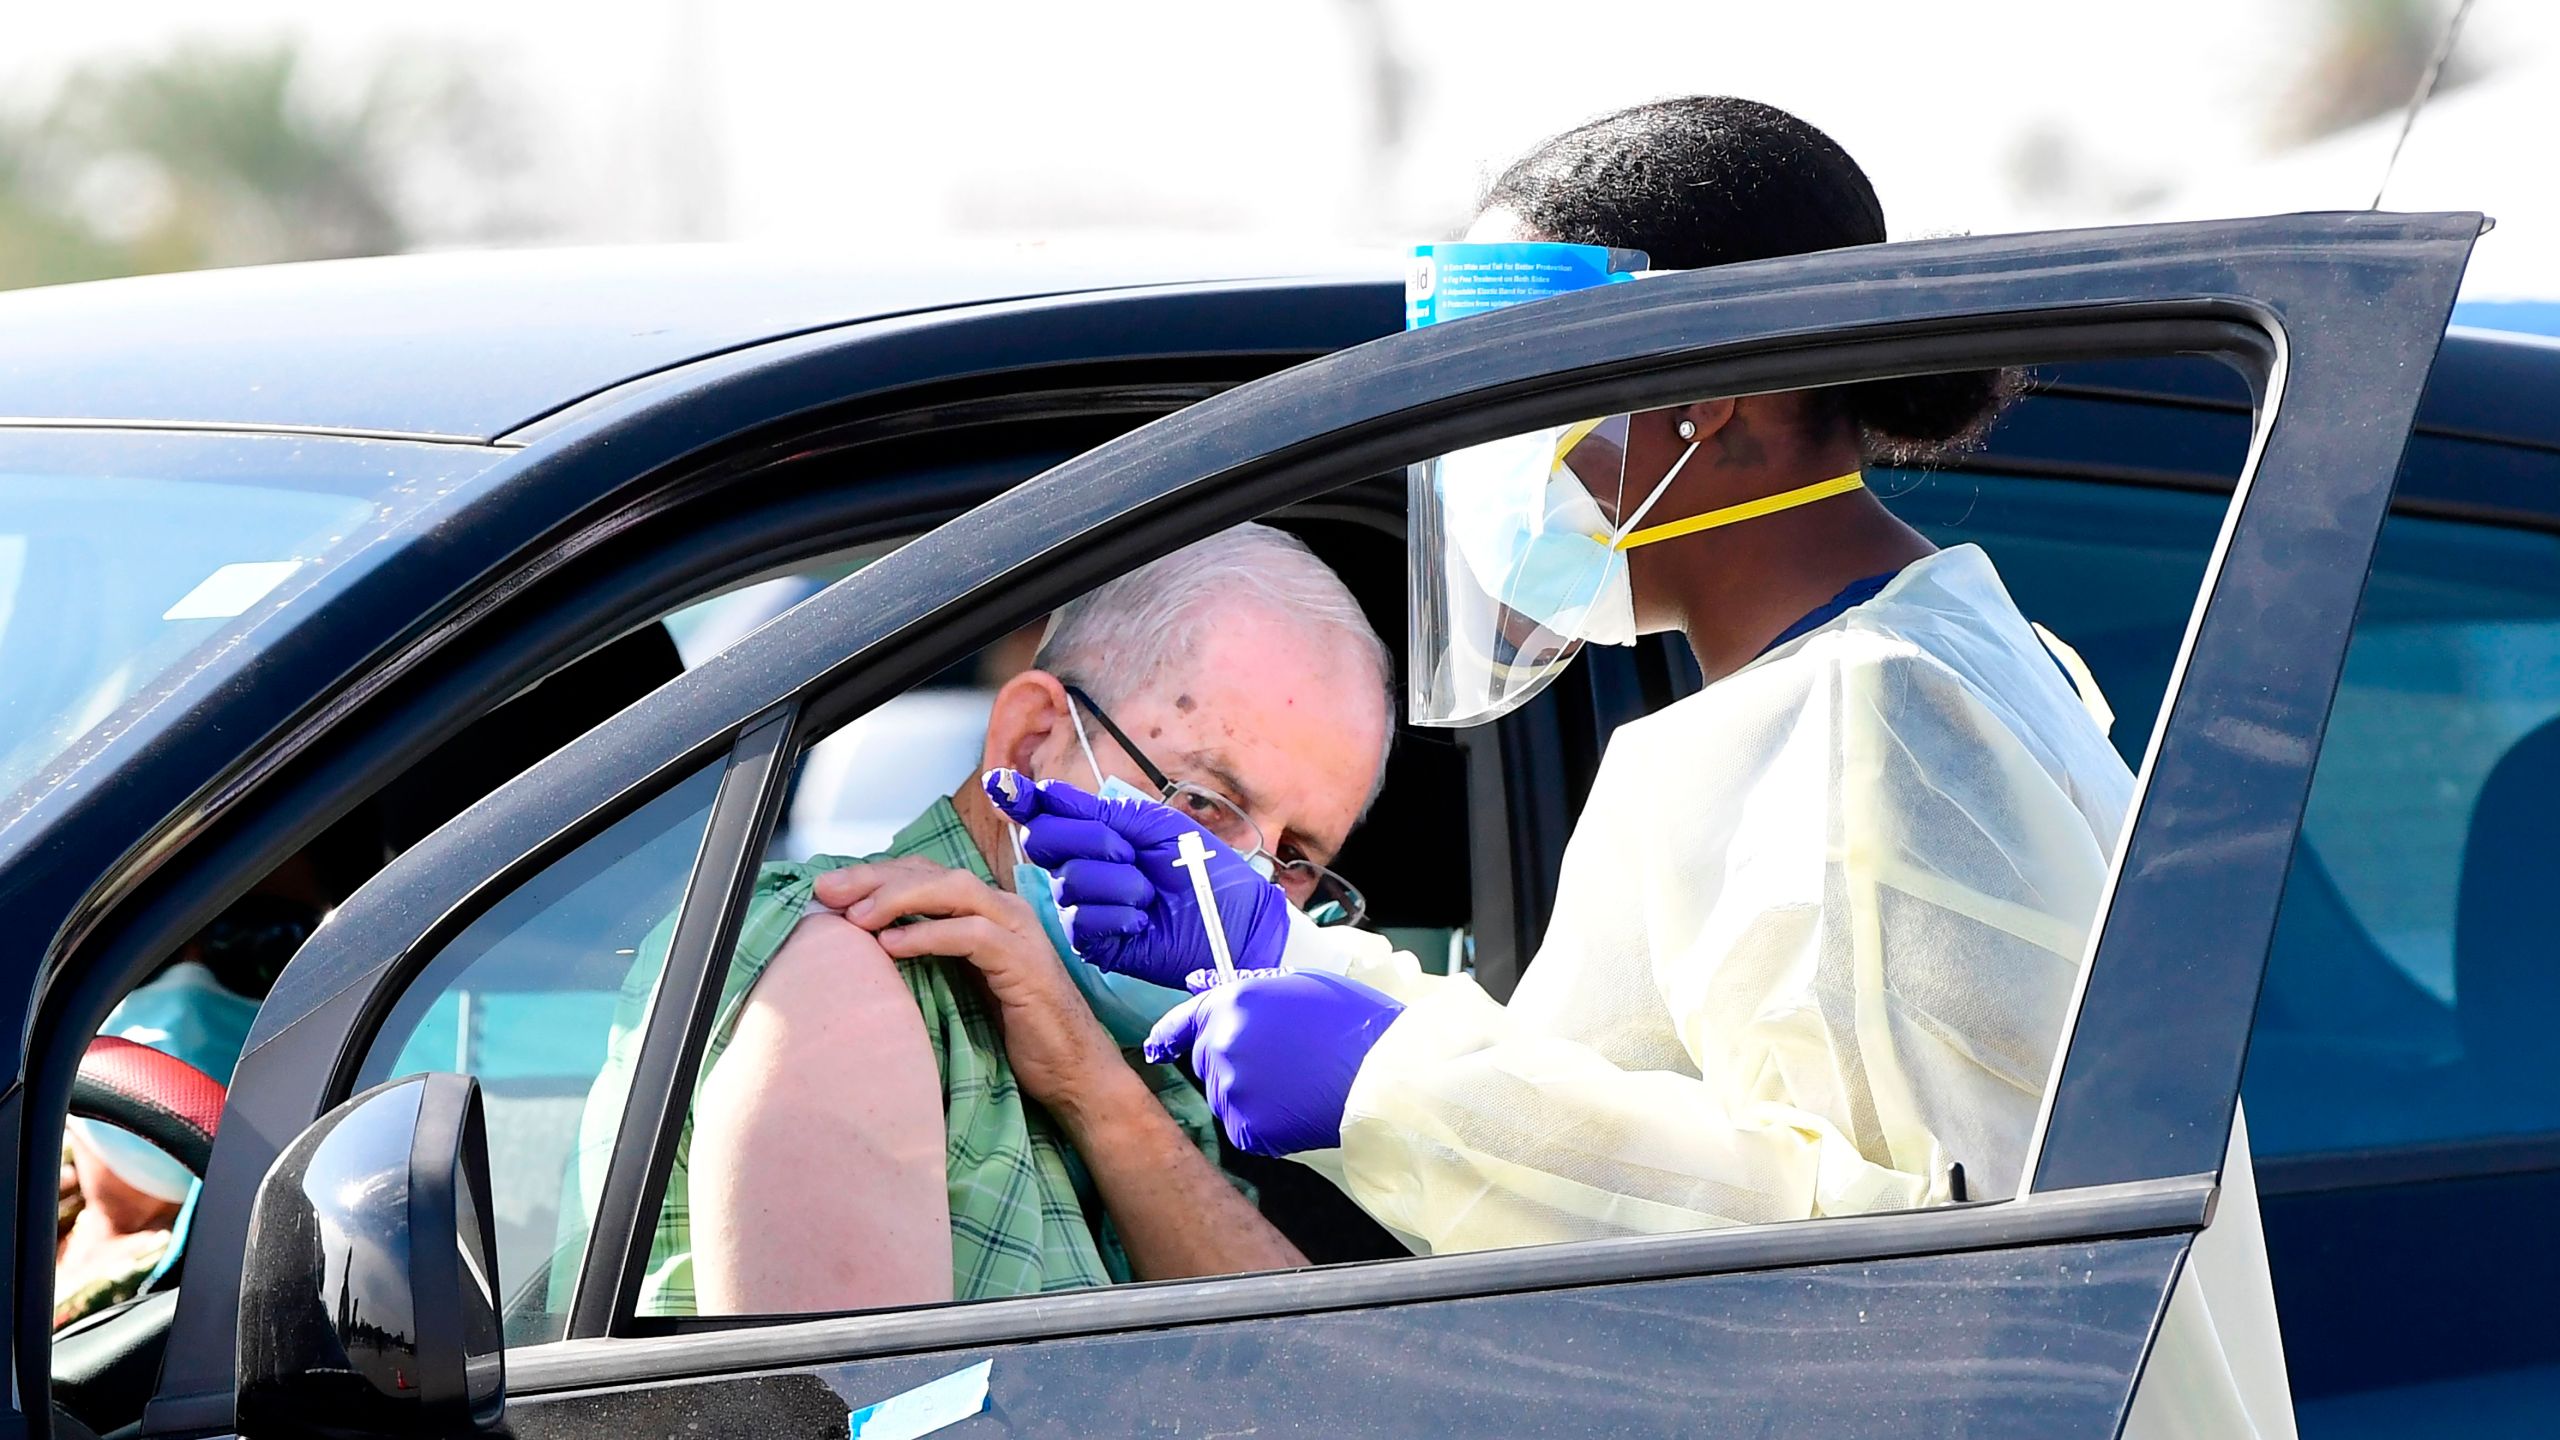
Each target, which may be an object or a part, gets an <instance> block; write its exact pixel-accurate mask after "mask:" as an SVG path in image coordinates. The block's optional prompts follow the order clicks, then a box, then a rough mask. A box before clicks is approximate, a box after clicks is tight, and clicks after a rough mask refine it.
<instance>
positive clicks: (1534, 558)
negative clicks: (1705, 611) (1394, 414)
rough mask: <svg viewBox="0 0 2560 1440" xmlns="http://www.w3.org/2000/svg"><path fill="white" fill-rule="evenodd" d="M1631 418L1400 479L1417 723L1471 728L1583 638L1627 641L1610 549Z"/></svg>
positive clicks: (1487, 448)
mask: <svg viewBox="0 0 2560 1440" xmlns="http://www.w3.org/2000/svg"><path fill="white" fill-rule="evenodd" d="M1627 424H1628V417H1626V416H1624V415H1611V416H1607V417H1604V418H1602V419H1598V420H1586V421H1582V422H1580V423H1578V424H1574V425H1564V426H1558V427H1555V428H1553V429H1547V430H1539V431H1534V432H1531V433H1529V434H1526V435H1513V436H1507V437H1505V438H1503V439H1500V440H1494V441H1489V442H1487V443H1485V444H1482V445H1474V446H1470V447H1468V448H1467V449H1464V450H1459V451H1454V452H1452V453H1450V454H1447V455H1442V456H1439V457H1437V458H1435V459H1431V460H1426V461H1423V462H1422V463H1421V464H1418V465H1415V466H1413V467H1411V469H1410V470H1409V471H1407V474H1406V492H1407V501H1408V518H1409V525H1410V528H1409V530H1408V532H1407V533H1408V537H1409V539H1408V550H1409V557H1408V558H1409V561H1410V567H1411V568H1410V572H1409V583H1410V589H1411V593H1410V600H1411V613H1412V634H1411V636H1410V639H1411V642H1412V648H1411V650H1410V651H1409V652H1408V653H1409V654H1410V655H1411V656H1412V663H1411V665H1410V667H1409V669H1410V673H1411V676H1412V690H1411V696H1410V708H1411V712H1412V719H1413V723H1415V724H1417V725H1443V726H1458V725H1475V724H1480V723H1482V722H1484V721H1487V720H1492V719H1495V718H1497V717H1499V716H1502V715H1505V714H1508V713H1509V712H1510V711H1512V710H1513V709H1516V708H1517V707H1519V706H1520V705H1522V704H1524V703H1526V702H1527V701H1528V699H1529V698H1530V697H1531V696H1533V695H1536V694H1537V693H1538V692H1539V691H1540V690H1543V689H1545V688H1546V686H1547V684H1548V683H1549V682H1550V681H1552V680H1553V679H1554V678H1555V675H1556V672H1557V671H1559V670H1561V669H1563V668H1564V667H1565V666H1566V665H1567V664H1569V663H1571V661H1572V660H1573V657H1574V656H1575V654H1577V653H1578V652H1579V651H1580V650H1581V649H1582V646H1583V644H1584V643H1585V642H1586V641H1597V642H1598V643H1600V644H1603V645H1626V644H1632V643H1634V640H1635V602H1634V596H1633V593H1632V592H1631V591H1630V590H1629V589H1628V586H1627V561H1626V554H1625V552H1624V551H1622V550H1620V549H1618V548H1617V545H1616V541H1617V539H1618V537H1619V534H1620V533H1621V531H1622V530H1623V529H1624V528H1625V526H1626V524H1627V523H1628V521H1627V519H1626V518H1625V517H1627V501H1628V497H1627V494H1626V467H1627V448H1626V447H1627Z"/></svg>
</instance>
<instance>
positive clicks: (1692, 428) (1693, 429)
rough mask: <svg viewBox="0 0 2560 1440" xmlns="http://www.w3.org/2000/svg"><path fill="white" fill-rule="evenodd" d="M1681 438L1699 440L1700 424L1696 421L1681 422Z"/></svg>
mask: <svg viewBox="0 0 2560 1440" xmlns="http://www.w3.org/2000/svg"><path fill="white" fill-rule="evenodd" d="M1680 438H1681V439H1683V440H1695V439H1697V438H1698V422H1697V421H1695V420H1683V421H1681V422H1680Z"/></svg>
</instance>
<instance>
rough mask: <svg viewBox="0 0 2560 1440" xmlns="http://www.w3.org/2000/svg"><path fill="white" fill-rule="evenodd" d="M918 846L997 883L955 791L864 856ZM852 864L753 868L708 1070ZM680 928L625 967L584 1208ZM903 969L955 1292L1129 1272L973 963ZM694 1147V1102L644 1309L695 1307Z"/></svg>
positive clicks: (1201, 1131) (1188, 1113)
mask: <svg viewBox="0 0 2560 1440" xmlns="http://www.w3.org/2000/svg"><path fill="white" fill-rule="evenodd" d="M909 855H920V856H923V857H924V858H925V859H928V860H931V861H933V862H934V863H936V864H939V865H947V866H950V867H951V868H953V869H955V870H967V871H968V872H969V873H970V874H973V875H975V876H977V877H978V878H979V879H981V880H984V881H986V882H988V883H989V884H993V883H995V877H994V876H993V875H992V874H991V873H989V871H988V869H987V864H986V860H985V858H984V857H982V856H981V855H980V854H979V853H978V847H977V845H976V843H975V842H974V841H972V840H971V839H970V838H969V833H968V831H967V830H966V829H965V828H964V827H963V826H962V825H961V823H960V812H959V811H958V810H956V809H954V808H952V805H951V802H950V801H949V800H947V799H946V800H937V801H935V802H934V804H933V808H931V809H929V810H927V811H925V812H924V814H922V815H920V816H918V817H917V818H916V819H915V821H914V822H913V823H911V824H909V825H908V826H907V827H906V828H905V829H904V830H901V831H899V832H898V835H897V838H896V839H894V840H892V841H891V842H890V845H889V848H888V849H887V850H885V851H883V852H881V854H879V855H876V856H867V857H863V858H866V859H886V858H891V857H898V856H909ZM855 863H858V862H857V861H856V860H853V859H848V858H844V857H839V856H831V855H819V856H813V857H811V858H810V859H809V860H807V861H805V862H803V863H800V864H797V865H790V864H775V865H767V866H765V867H764V868H763V870H762V871H761V872H759V874H758V875H757V877H756V887H755V893H754V895H753V896H752V897H751V898H750V899H749V900H748V902H747V912H746V917H745V920H744V922H743V924H742V925H741V926H740V928H739V932H738V948H737V952H736V955H735V957H734V958H733V959H732V960H731V961H730V964H729V974H728V978H727V981H726V983H725V984H724V985H723V986H722V988H721V993H720V1008H719V1011H718V1014H717V1015H716V1016H715V1017H714V1019H713V1022H712V1028H711V1037H710V1039H709V1041H708V1042H707V1043H706V1045H705V1047H704V1050H703V1057H702V1073H704V1074H706V1075H707V1074H709V1073H710V1070H711V1067H712V1066H713V1065H714V1064H715V1063H717V1062H718V1060H719V1058H720V1054H721V1052H722V1051H723V1050H725V1049H727V1048H728V1044H729V1038H730V1035H731V1033H732V1031H733V1030H734V1029H735V1027H736V1025H737V1021H738V1012H739V1009H740V1008H741V1007H742V1006H743V1005H744V1004H745V1003H746V998H747V992H748V991H749V990H750V989H752V988H754V985H755V982H756V979H757V977H758V976H760V975H762V974H763V973H764V968H765V966H766V965H768V964H770V963H771V962H772V960H773V956H774V952H776V951H777V950H779V949H781V948H782V942H783V941H784V940H785V939H787V938H788V937H789V936H790V934H791V931H792V927H794V926H796V925H798V924H799V923H800V919H801V916H802V914H803V913H804V907H805V906H806V905H807V903H808V901H809V898H810V895H811V892H812V890H813V889H814V887H815V886H816V883H817V879H818V877H819V876H820V875H823V874H825V873H826V872H828V871H830V870H837V869H841V868H843V867H844V866H847V865H851V864H855ZM673 928H674V922H673V919H672V918H670V919H669V920H668V921H667V922H666V923H664V924H661V925H660V926H659V927H658V929H657V930H656V931H654V932H652V933H651V935H650V937H649V939H648V940H647V941H645V942H643V944H642V945H641V947H640V956H639V958H638V959H637V960H636V961H635V962H634V963H633V965H632V971H631V975H630V978H629V979H628V980H626V981H625V982H624V985H623V990H622V997H621V1002H620V1005H619V1007H618V1009H617V1011H616V1014H615V1019H614V1025H613V1032H612V1039H611V1043H610V1048H609V1049H608V1051H607V1057H606V1061H605V1068H604V1071H603V1073H602V1074H601V1075H600V1076H599V1077H598V1079H597V1082H596V1087H595V1090H594V1092H593V1098H591V1100H590V1102H589V1104H588V1106H587V1111H586V1115H585V1117H584V1119H583V1122H582V1124H581V1127H580V1136H579V1142H580V1143H579V1162H578V1170H577V1173H578V1177H579V1185H580V1187H581V1189H582V1190H583V1191H585V1192H588V1193H586V1194H585V1195H583V1196H582V1198H583V1199H584V1200H585V1201H586V1203H585V1204H584V1205H583V1206H582V1207H581V1211H580V1212H576V1213H584V1214H589V1215H592V1214H593V1213H595V1208H594V1203H593V1201H594V1196H593V1193H592V1192H594V1191H597V1190H600V1189H601V1188H602V1185H603V1176H604V1166H605V1160H606V1157H607V1156H609V1155H610V1154H611V1153H612V1149H613V1143H614V1130H615V1127H616V1125H617V1124H618V1122H619V1119H620V1116H621V1111H622V1104H621V1099H622V1095H623V1093H624V1091H625V1090H626V1089H627V1087H628V1086H629V1083H630V1072H631V1066H632V1063H633V1061H634V1060H635V1059H636V1058H637V1055H638V1052H639V1045H640V1031H641V1029H642V1027H643V1025H644V1024H645V1022H646V1020H647V1016H648V1010H649V1000H650V996H651V994H652V993H653V992H654V991H655V989H656V987H657V981H658V974H659V971H660V970H661V969H662V968H663V967H664V965H665V963H666V953H667V943H668V939H669V935H670V933H671V932H672V930H673ZM898 968H899V971H900V973H901V974H903V975H904V976H905V977H906V982H907V989H908V990H909V991H911V992H912V993H913V994H914V995H915V997H916V1008H917V1009H918V1010H919V1011H921V1012H923V1015H924V1025H925V1035H926V1038H927V1039H928V1040H929V1041H930V1042H931V1043H932V1046H933V1059H934V1065H935V1068H936V1069H937V1070H938V1071H939V1072H940V1073H941V1076H942V1108H943V1120H944V1129H945V1131H946V1133H947V1135H948V1141H947V1149H946V1157H947V1168H948V1171H949V1175H950V1182H951V1192H950V1193H951V1288H952V1294H953V1296H954V1297H955V1298H958V1299H962V1300H979V1299H986V1298H989V1297H993V1296H1000V1295H1027V1294H1032V1293H1035V1292H1038V1291H1043V1290H1073V1289H1079V1288H1082V1287H1084V1286H1088V1285H1101V1284H1106V1283H1110V1282H1114V1281H1125V1280H1128V1279H1129V1278H1131V1276H1130V1269H1129V1262H1128V1257H1127V1255H1126V1254H1125V1253H1124V1252H1123V1250H1122V1249H1121V1246H1120V1241H1119V1237H1118V1235H1117V1233H1116V1232H1115V1231H1114V1230H1113V1228H1112V1225H1111V1221H1110V1218H1109V1217H1108V1216H1107V1215H1106V1214H1105V1213H1104V1212H1103V1208H1102V1203H1101V1200H1100V1197H1099V1196H1098V1194H1097V1193H1096V1191H1095V1189H1094V1185H1093V1180H1092V1176H1091V1175H1090V1174H1089V1173H1088V1172H1087V1171H1086V1169H1085V1167H1084V1163H1083V1161H1082V1160H1081V1159H1080V1158H1079V1157H1078V1156H1077V1155H1076V1153H1075V1150H1074V1147H1072V1146H1070V1145H1069V1144H1068V1143H1067V1140H1066V1137H1065V1136H1064V1135H1063V1134H1061V1133H1060V1131H1059V1129H1058V1125H1057V1122H1056V1121H1054V1120H1052V1119H1051V1118H1050V1117H1049V1114H1048V1112H1047V1111H1045V1110H1043V1109H1041V1108H1040V1107H1039V1106H1038V1105H1037V1104H1035V1103H1033V1102H1032V1101H1031V1100H1030V1099H1028V1098H1027V1097H1025V1096H1024V1095H1023V1093H1022V1091H1021V1088H1020V1087H1019V1086H1017V1085H1016V1084H1015V1083H1014V1077H1013V1066H1012V1065H1011V1064H1010V1063H1009V1062H1008V1061H1007V1060H1006V1059H1005V1053H1004V1037H1003V1032H1002V1030H1001V1029H1000V1027H999V1025H998V1022H997V1019H996V1014H995V1010H994V1007H993V1005H992V1004H991V1003H990V1002H989V1001H988V1000H987V999H986V998H985V994H984V991H983V990H982V988H981V987H980V985H979V983H978V980H977V977H976V976H975V975H974V974H972V973H970V967H969V965H968V963H967V962H965V961H961V960H950V959H941V960H924V961H909V962H907V963H905V964H902V965H900V966H899V967H898ZM1129 1060H1130V1063H1131V1064H1132V1065H1133V1066H1134V1067H1135V1068H1136V1069H1137V1071H1138V1073H1139V1074H1140V1075H1141V1076H1143V1077H1144V1078H1145V1079H1146V1081H1147V1083H1148V1085H1149V1087H1150V1088H1152V1089H1153V1090H1154V1091H1155V1093H1156V1098H1157V1099H1158V1100H1159V1101H1161V1102H1162V1103H1163V1105H1164V1108H1165V1110H1166V1112H1167V1113H1169V1114H1170V1115H1172V1116H1173V1118H1174V1121H1175V1122H1176V1123H1177V1124H1179V1125H1180V1126H1181V1127H1182V1129H1183V1132H1184V1133H1185V1134H1187V1135H1189V1136H1190V1137H1191V1139H1192V1142H1193V1143H1194V1144H1196V1145H1198V1146H1199V1147H1200V1149H1201V1151H1202V1153H1204V1154H1206V1155H1207V1156H1208V1157H1209V1158H1210V1160H1211V1161H1212V1162H1213V1163H1214V1162H1215V1161H1216V1159H1217V1157H1218V1139H1217V1126H1216V1121H1215V1120H1214V1119H1213V1118H1212V1117H1211V1115H1210V1113H1209V1106H1208V1102H1207V1101H1205V1100H1203V1099H1202V1098H1201V1096H1200V1092H1199V1091H1198V1090H1196V1089H1194V1088H1193V1087H1192V1085H1191V1082H1190V1081H1189V1080H1188V1079H1187V1078H1185V1077H1184V1076H1183V1074H1182V1072H1181V1071H1179V1070H1176V1069H1174V1068H1173V1067H1171V1066H1167V1065H1148V1064H1145V1063H1143V1062H1141V1061H1140V1060H1139V1059H1138V1057H1137V1056H1136V1054H1135V1053H1134V1052H1132V1053H1131V1054H1130V1056H1129ZM692 1149H693V1117H692V1115H691V1113H690V1112H688V1113H687V1115H686V1117H685V1122H684V1133H683V1134H682V1135H681V1136H680V1137H678V1139H677V1141H676V1155H675V1168H674V1169H673V1171H672V1172H671V1173H670V1174H669V1175H668V1177H667V1198H666V1204H665V1207H664V1208H663V1209H662V1210H661V1211H660V1212H659V1216H658V1231H657V1235H656V1236H655V1238H654V1239H653V1241H652V1242H651V1245H650V1249H649V1273H648V1277H647V1279H646V1280H645V1281H643V1283H642V1285H641V1290H640V1313H641V1314H643V1315H691V1314H693V1313H694V1281H693V1227H692V1218H693V1212H692V1207H691V1196H690V1190H689V1186H688V1180H687V1166H688V1161H689V1158H690V1156H691V1152H692Z"/></svg>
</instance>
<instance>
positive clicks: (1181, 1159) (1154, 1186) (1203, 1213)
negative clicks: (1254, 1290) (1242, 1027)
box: [1051, 1069, 1307, 1280]
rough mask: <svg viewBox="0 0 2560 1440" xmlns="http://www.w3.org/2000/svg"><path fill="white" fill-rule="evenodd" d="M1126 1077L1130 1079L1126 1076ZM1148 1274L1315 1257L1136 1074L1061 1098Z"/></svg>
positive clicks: (1060, 1108)
mask: <svg viewBox="0 0 2560 1440" xmlns="http://www.w3.org/2000/svg"><path fill="white" fill-rule="evenodd" d="M1124 1081H1125V1083H1124ZM1051 1108H1052V1110H1053V1112H1054V1113H1055V1114H1056V1115H1057V1117H1058V1121H1059V1123H1060V1124H1061V1125H1063V1126H1064V1127H1066V1131H1067V1136H1068V1139H1069V1140H1071V1141H1072V1142H1073V1143H1074V1145H1075V1147H1076V1152H1077V1153H1078V1154H1079V1155H1082V1156H1083V1157H1084V1163H1085V1168H1086V1169H1088V1170H1090V1171H1092V1172H1093V1179H1094V1184H1095V1186H1096V1187H1097V1188H1098V1189H1100V1190H1101V1192H1102V1203H1103V1205H1104V1207H1105V1208H1106V1209H1108V1210H1109V1211H1110V1212H1111V1218H1112V1220H1113V1221H1114V1222H1115V1223H1116V1224H1117V1225H1118V1227H1119V1230H1120V1241H1121V1244H1122V1245H1124V1246H1125V1247H1126V1248H1127V1249H1128V1252H1129V1263H1130V1265H1131V1266H1132V1267H1133V1268H1134V1269H1135V1270H1136V1272H1137V1274H1138V1278H1140V1279H1142V1280H1172V1279H1178V1278H1182V1277H1185V1276H1195V1275H1233V1274H1238V1273H1241V1272H1245V1271H1251V1270H1287V1269H1292V1268H1295V1267H1297V1266H1301V1265H1304V1264H1306V1263H1307V1257H1306V1256H1305V1255H1303V1254H1301V1253H1300V1252H1299V1250H1298V1247H1297V1246H1295V1245H1292V1244H1290V1243H1289V1240H1288V1237H1287V1236H1284V1235H1282V1234H1281V1233H1280V1232H1279V1230H1278V1229H1276V1228H1274V1227H1273V1225H1272V1224H1271V1222H1270V1221H1268V1220H1265V1219H1263V1218H1262V1212H1261V1211H1259V1210H1256V1209H1254V1208H1253V1205H1252V1203H1251V1202H1250V1201H1248V1200H1246V1199H1245V1198H1244V1196H1243V1195H1242V1194H1241V1193H1239V1192H1238V1191H1237V1189H1236V1187H1235V1185H1234V1184H1233V1183H1232V1182H1231V1181H1229V1180H1228V1179H1227V1177H1226V1175H1225V1173H1224V1172H1222V1171H1221V1170H1219V1169H1218V1167H1217V1166H1216V1165H1214V1164H1211V1163H1210V1161H1209V1159H1208V1157H1207V1156H1205V1155H1203V1154H1201V1153H1200V1150H1199V1147H1197V1146H1195V1145H1193V1144H1192V1143H1191V1137H1190V1136H1188V1135H1185V1134H1184V1133H1183V1132H1182V1127H1180V1126H1179V1125H1176V1124H1174V1123H1173V1117H1172V1116H1170V1115H1168V1114H1166V1113H1165V1110H1164V1107H1163V1106H1162V1105H1160V1104H1158V1103H1157V1102H1156V1098H1155V1096H1154V1095H1153V1094H1151V1093H1149V1091H1148V1090H1147V1086H1146V1083H1145V1082H1144V1081H1142V1080H1140V1079H1139V1078H1138V1076H1137V1074H1136V1072H1134V1071H1129V1070H1126V1069H1124V1070H1122V1071H1121V1074H1120V1076H1118V1077H1113V1078H1112V1079H1111V1080H1109V1081H1108V1082H1105V1083H1103V1084H1102V1085H1100V1086H1099V1087H1098V1088H1097V1093H1095V1094H1093V1095H1091V1096H1088V1097H1083V1098H1081V1099H1079V1100H1078V1101H1077V1102H1075V1103H1069V1104H1059V1105H1053V1106H1052V1107H1051Z"/></svg>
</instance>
